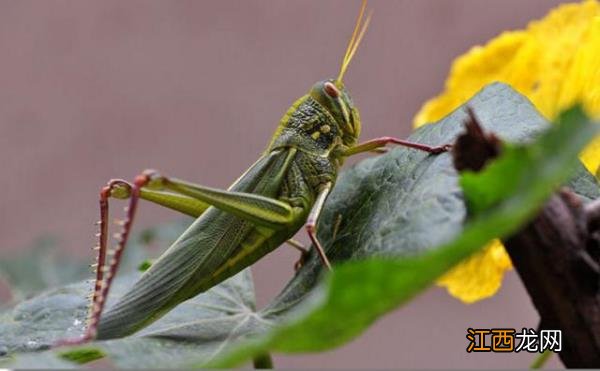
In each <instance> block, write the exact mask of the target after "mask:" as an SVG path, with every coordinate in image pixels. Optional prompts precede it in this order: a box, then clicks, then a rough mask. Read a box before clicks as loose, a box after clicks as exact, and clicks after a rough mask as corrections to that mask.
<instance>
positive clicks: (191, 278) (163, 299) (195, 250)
mask: <svg viewBox="0 0 600 371" xmlns="http://www.w3.org/2000/svg"><path fill="white" fill-rule="evenodd" d="M365 8H366V0H364V1H363V3H362V6H361V8H360V12H359V15H358V19H357V21H356V25H355V27H354V32H353V33H352V36H351V38H350V42H349V44H348V46H347V48H346V53H345V55H344V58H343V59H342V64H341V67H340V71H339V75H338V77H337V78H336V79H328V80H324V81H320V82H317V83H316V84H315V85H314V86H313V87H312V88H311V89H310V91H309V92H308V94H306V95H304V96H302V97H301V98H300V99H298V100H297V101H296V102H294V104H293V105H292V106H291V107H290V108H289V109H288V111H287V112H286V113H285V115H284V116H283V117H282V119H281V120H280V122H279V126H278V128H277V130H276V131H275V134H274V135H273V138H272V139H271V142H270V143H269V145H268V147H267V149H266V151H265V152H264V153H263V154H262V156H261V157H260V158H259V159H258V160H257V161H256V162H255V163H254V164H253V165H252V166H251V167H250V168H249V169H248V170H247V171H246V172H245V173H244V174H243V175H242V176H241V177H240V178H239V179H238V180H237V181H235V182H234V183H233V184H232V185H231V186H230V187H229V189H228V190H219V189H214V188H209V187H205V186H202V185H197V184H192V183H190V182H187V181H183V180H179V179H175V178H171V177H166V176H163V175H161V174H159V173H158V172H156V171H152V170H150V171H148V170H147V171H145V172H144V173H142V175H140V176H137V177H136V178H135V180H134V182H133V183H129V182H126V181H124V180H120V179H115V180H111V181H110V182H109V183H108V185H107V186H106V187H104V188H102V190H101V192H100V216H101V217H100V221H99V222H98V224H99V226H100V233H99V234H98V236H99V245H98V246H97V249H98V258H97V259H98V262H97V268H96V269H97V270H96V279H95V286H94V292H93V294H92V300H91V308H90V313H89V318H88V324H87V328H86V331H85V333H84V335H83V337H82V338H80V339H76V340H73V341H70V342H68V343H70V344H80V343H83V342H87V341H89V340H93V339H99V340H100V339H111V338H118V337H123V336H127V335H130V334H132V333H134V332H136V331H138V330H140V329H142V328H143V327H145V326H147V325H149V324H150V323H152V322H154V321H156V320H157V319H158V318H160V317H161V316H163V315H164V314H165V313H167V312H168V311H170V310H171V309H172V308H174V307H175V306H177V305H178V304H180V303H181V302H183V301H185V300H188V299H190V298H192V297H194V296H196V295H198V294H200V293H202V292H204V291H206V290H208V289H210V288H211V287H213V286H215V285H217V284H218V283H220V282H222V281H223V280H225V279H227V278H228V277H231V276H233V275H234V274H236V273H238V272H240V271H241V270H243V269H244V268H246V267H248V266H250V265H251V264H253V263H254V262H256V261H257V260H259V259H260V258H262V257H263V256H265V255H266V254H267V253H269V252H271V251H273V250H274V249H276V248H277V247H279V246H280V245H282V244H283V243H285V242H286V241H287V242H288V243H290V244H291V245H293V246H295V247H297V248H298V249H299V250H301V252H302V255H301V258H300V260H299V262H298V263H297V264H296V269H298V268H299V267H300V266H301V265H302V263H303V261H304V260H305V259H306V256H307V254H308V250H307V249H306V248H304V247H302V246H301V245H299V244H298V243H297V242H295V241H294V240H291V238H292V237H293V236H294V235H295V234H296V232H297V231H298V230H300V229H301V228H302V227H303V226H304V228H305V229H306V232H307V233H308V236H309V237H310V240H311V241H312V244H313V246H314V248H315V249H316V252H317V253H318V255H319V257H320V259H321V261H322V263H323V264H324V265H325V266H326V267H327V268H329V269H331V264H330V263H329V260H328V259H327V256H326V255H325V252H324V250H323V247H322V245H321V243H320V242H319V240H318V239H317V234H316V233H317V221H318V220H319V215H320V214H321V211H322V209H323V205H324V204H325V200H326V199H327V196H328V194H329V193H330V191H331V189H332V187H333V186H334V184H335V181H336V178H337V175H338V171H339V168H340V167H341V166H342V164H343V162H344V160H345V159H346V158H347V157H349V156H352V155H355V154H358V153H364V152H370V151H372V152H382V151H385V146H386V145H387V144H397V145H402V146H407V147H411V148H415V149H418V150H422V151H427V152H430V153H434V154H437V153H441V152H444V151H447V150H448V149H449V145H443V146H438V147H430V146H427V145H423V144H418V143H412V142H408V141H404V140H401V139H396V138H393V137H382V138H377V139H373V140H369V141H367V142H364V143H361V144H358V137H359V135H360V130H361V122H360V116H359V113H358V110H357V108H356V107H355V106H354V103H353V102H352V99H351V98H350V95H349V93H348V91H347V89H346V88H345V86H344V84H343V82H342V79H343V77H344V74H345V72H346V70H347V68H348V65H349V63H350V61H351V60H352V58H353V56H354V54H355V53H356V50H357V48H358V46H359V44H360V42H361V40H362V38H363V36H364V34H365V31H366V29H367V26H368V24H369V21H370V19H371V15H372V13H371V14H369V16H367V17H365ZM111 197H112V198H117V199H129V206H128V207H126V208H125V209H126V211H127V216H126V218H125V219H124V220H123V221H122V222H121V223H120V224H121V226H122V230H121V232H120V233H117V234H116V239H117V241H118V243H117V246H115V247H114V248H113V249H112V251H109V250H108V249H107V235H108V200H109V198H111ZM139 199H144V200H148V201H150V202H153V203H156V204H159V205H162V206H165V207H167V208H170V209H173V210H176V211H178V212H181V213H183V214H187V215H190V216H193V217H196V218H197V219H196V220H195V221H194V222H193V223H192V224H191V225H190V226H189V228H188V229H187V230H186V231H185V232H184V233H183V234H182V235H181V236H180V237H179V238H178V239H177V240H176V241H175V242H174V243H173V244H172V245H171V247H170V248H169V249H168V250H167V251H166V252H165V253H164V254H163V255H162V256H161V257H160V258H159V259H158V260H157V261H156V262H155V263H153V264H152V266H151V267H150V268H149V269H148V270H147V271H146V272H145V273H144V274H143V275H142V277H141V278H140V279H139V281H138V282H137V283H136V284H135V285H134V286H133V287H132V288H131V289H130V290H129V292H127V293H126V294H125V295H124V296H123V297H121V298H120V300H119V301H118V302H117V303H116V304H115V305H114V306H113V307H112V308H110V310H109V311H108V312H106V313H104V314H103V309H104V304H105V299H106V298H107V295H108V293H109V290H110V287H111V283H112V280H113V278H114V276H115V274H116V272H117V269H118V267H119V262H120V259H121V256H122V253H123V251H124V248H125V245H126V243H127V239H128V237H129V232H130V230H131V225H132V222H133V219H134V216H135V210H136V206H137V204H138V200H139Z"/></svg>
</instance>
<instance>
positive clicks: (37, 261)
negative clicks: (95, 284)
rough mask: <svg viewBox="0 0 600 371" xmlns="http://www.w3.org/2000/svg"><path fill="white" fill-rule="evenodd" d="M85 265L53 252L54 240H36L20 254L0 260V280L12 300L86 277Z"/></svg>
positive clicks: (55, 245)
mask: <svg viewBox="0 0 600 371" xmlns="http://www.w3.org/2000/svg"><path fill="white" fill-rule="evenodd" d="M87 272H89V268H88V267H87V264H85V263H83V262H82V261H78V260H75V259H73V258H72V257H70V256H69V255H67V254H65V253H64V252H61V251H59V250H58V249H57V242H56V239H54V238H52V237H49V236H46V237H41V238H39V239H37V240H36V241H35V242H34V244H33V246H31V247H28V248H26V249H23V253H21V254H17V255H11V256H9V257H5V258H3V259H2V260H0V277H2V278H3V279H4V280H5V281H6V283H7V284H8V285H9V287H10V289H11V291H12V294H13V296H15V297H14V298H13V299H14V300H15V301H18V300H23V299H24V298H26V297H29V296H31V295H33V294H35V293H37V292H39V291H42V290H44V289H46V288H48V287H53V286H59V285H64V284H66V283H69V282H73V281H75V280H80V279H82V278H84V277H86V276H87V275H89V273H87Z"/></svg>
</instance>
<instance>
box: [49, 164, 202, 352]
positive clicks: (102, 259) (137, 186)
mask: <svg viewBox="0 0 600 371" xmlns="http://www.w3.org/2000/svg"><path fill="white" fill-rule="evenodd" d="M162 179H164V177H162V176H160V175H159V174H158V173H157V172H156V171H155V170H146V171H144V172H143V173H142V174H141V175H138V176H137V177H135V180H134V182H133V183H130V182H127V181H125V180H122V179H112V180H110V181H109V182H108V184H107V185H106V186H104V187H102V189H101V190H100V220H99V221H98V222H97V223H96V224H98V225H99V228H100V231H99V233H98V234H97V236H98V239H99V241H98V245H97V246H96V247H94V250H98V256H97V258H96V260H97V261H96V263H95V264H93V265H92V266H93V267H95V271H96V277H95V284H94V289H93V293H92V296H91V308H90V314H89V319H88V327H87V328H86V332H85V333H84V335H83V337H82V338H80V339H76V340H67V341H63V342H59V345H63V344H81V343H85V342H87V341H89V340H91V339H93V338H94V337H95V335H96V330H97V326H98V322H99V320H100V315H101V314H102V310H103V308H104V302H105V300H106V297H107V296H108V292H109V290H110V286H111V283H112V278H113V277H114V275H115V274H116V271H117V269H118V266H119V264H120V260H121V257H122V253H123V250H124V249H125V246H126V243H127V239H128V237H129V233H130V231H131V226H132V224H133V219H134V217H135V211H136V208H137V203H138V200H139V199H140V198H141V199H145V200H148V201H150V202H153V203H156V204H159V205H162V206H165V207H167V208H170V209H172V210H175V211H179V212H181V213H183V214H187V215H190V216H196V217H197V216H199V215H201V214H202V213H203V212H204V211H205V210H206V209H207V208H208V205H207V204H206V203H204V202H201V201H199V200H196V199H194V198H191V197H188V196H185V195H181V194H177V193H174V192H164V191H162V190H160V186H157V184H156V183H157V180H158V183H159V184H160V182H162ZM109 198H117V199H129V205H128V206H127V207H125V211H126V213H127V214H126V217H125V219H124V220H118V221H116V223H117V224H118V225H120V226H121V227H122V229H121V231H120V232H119V233H116V234H115V237H116V239H117V246H116V247H115V248H114V249H113V250H112V251H110V252H109V250H108V216H109ZM108 255H111V258H110V261H108V264H107V257H108Z"/></svg>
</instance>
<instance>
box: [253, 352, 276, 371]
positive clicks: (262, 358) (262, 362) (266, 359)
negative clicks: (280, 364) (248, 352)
mask: <svg viewBox="0 0 600 371" xmlns="http://www.w3.org/2000/svg"><path fill="white" fill-rule="evenodd" d="M252 363H253V364H254V368H256V369H265V368H273V359H272V358H271V355H270V354H269V353H262V354H259V355H257V356H256V357H254V359H253V360H252Z"/></svg>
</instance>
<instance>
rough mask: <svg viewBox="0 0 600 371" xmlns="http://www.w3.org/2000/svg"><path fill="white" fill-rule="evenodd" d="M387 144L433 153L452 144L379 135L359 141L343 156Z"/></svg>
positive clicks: (442, 150)
mask: <svg viewBox="0 0 600 371" xmlns="http://www.w3.org/2000/svg"><path fill="white" fill-rule="evenodd" d="M388 144H396V145H399V146H403V147H409V148H414V149H418V150H420V151H425V152H429V153H433V154H438V153H442V152H446V151H448V150H449V149H450V148H451V146H452V145H450V144H444V145H441V146H429V145H426V144H421V143H415V142H411V141H408V140H404V139H398V138H394V137H380V138H375V139H371V140H368V141H366V142H363V143H359V144H357V145H355V146H353V147H351V148H349V149H347V150H346V151H345V152H344V155H345V156H353V155H356V154H358V153H363V152H373V151H376V152H380V151H381V150H382V149H384V148H385V146H386V145H388Z"/></svg>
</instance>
